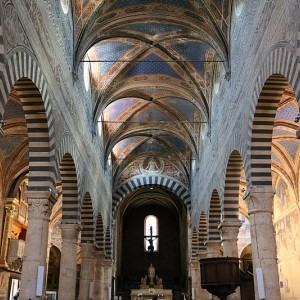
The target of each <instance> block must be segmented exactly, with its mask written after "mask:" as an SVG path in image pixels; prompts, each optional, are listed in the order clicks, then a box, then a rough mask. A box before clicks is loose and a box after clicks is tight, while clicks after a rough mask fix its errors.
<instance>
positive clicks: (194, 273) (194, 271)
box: [190, 258, 201, 299]
mask: <svg viewBox="0 0 300 300" xmlns="http://www.w3.org/2000/svg"><path fill="white" fill-rule="evenodd" d="M190 264H191V278H192V288H193V289H194V291H195V297H194V298H193V299H197V298H198V296H199V291H200V284H201V282H200V268H199V266H200V265H199V262H198V261H197V260H195V259H194V258H193V259H192V260H191V262H190Z"/></svg>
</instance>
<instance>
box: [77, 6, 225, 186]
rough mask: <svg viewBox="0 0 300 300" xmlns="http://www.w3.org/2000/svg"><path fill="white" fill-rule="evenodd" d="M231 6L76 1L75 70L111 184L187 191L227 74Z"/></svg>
mask: <svg viewBox="0 0 300 300" xmlns="http://www.w3.org/2000/svg"><path fill="white" fill-rule="evenodd" d="M230 11H231V0H197V1H196V0H195V1H194V0H106V1H103V0H77V1H75V6H74V26H75V30H74V32H75V43H76V53H75V66H76V68H79V67H81V66H82V65H84V68H86V69H87V68H88V71H89V74H90V83H91V93H92V95H93V98H94V103H93V105H94V118H95V120H94V121H95V122H99V124H100V126H99V127H100V133H102V134H103V139H104V145H105V160H106V161H107V160H108V159H109V157H110V156H111V159H112V163H113V173H114V182H115V184H116V185H120V184H121V183H122V182H124V181H126V180H128V179H129V178H132V177H134V176H137V175H138V174H140V173H143V172H144V173H145V172H146V173H148V175H149V174H150V175H151V174H152V175H153V174H158V173H159V174H162V176H166V177H171V178H174V179H175V180H177V181H179V182H180V183H181V184H183V185H184V186H186V187H189V184H190V172H191V162H192V160H193V159H197V157H198V155H199V145H200V143H199V139H200V131H201V128H202V126H205V125H204V124H205V123H207V122H208V120H209V116H210V107H211V98H212V90H213V86H214V79H215V78H216V74H218V73H219V72H220V70H221V69H223V70H225V71H226V72H227V71H228V70H229V65H228V59H229V53H228V48H229V47H228V44H229V25H230Z"/></svg>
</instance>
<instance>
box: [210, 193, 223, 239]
mask: <svg viewBox="0 0 300 300" xmlns="http://www.w3.org/2000/svg"><path fill="white" fill-rule="evenodd" d="M220 221H221V205H220V197H219V194H218V192H217V190H214V191H213V192H212V195H211V199H210V207H209V224H208V239H209V240H210V241H220V239H221V237H220V232H219V229H218V226H219V223H220Z"/></svg>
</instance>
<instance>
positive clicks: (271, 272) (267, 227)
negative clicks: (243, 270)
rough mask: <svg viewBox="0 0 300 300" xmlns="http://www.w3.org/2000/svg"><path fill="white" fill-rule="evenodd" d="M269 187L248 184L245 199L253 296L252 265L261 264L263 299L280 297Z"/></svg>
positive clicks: (255, 283)
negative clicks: (251, 263)
mask: <svg viewBox="0 0 300 300" xmlns="http://www.w3.org/2000/svg"><path fill="white" fill-rule="evenodd" d="M273 197H274V190H273V188H272V187H251V188H250V190H248V192H247V194H246V196H245V201H246V202H247V205H248V211H249V221H250V233H251V245H252V260H253V273H254V286H255V299H258V286H257V277H256V269H257V268H261V269H262V272H263V282H264V284H263V285H264V290H265V299H266V300H280V289H279V275H278V265H277V258H276V241H275V234H274V227H273V219H272V214H273Z"/></svg>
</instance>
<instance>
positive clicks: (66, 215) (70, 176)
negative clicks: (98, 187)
mask: <svg viewBox="0 0 300 300" xmlns="http://www.w3.org/2000/svg"><path fill="white" fill-rule="evenodd" d="M60 175H61V181H62V222H63V223H64V222H66V223H78V222H79V200H78V184H77V173H76V168H75V164H74V161H73V158H72V156H71V154H69V153H67V154H65V155H64V157H63V159H62V161H61V164H60Z"/></svg>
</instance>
